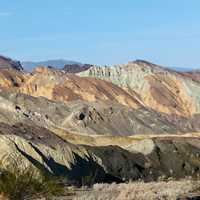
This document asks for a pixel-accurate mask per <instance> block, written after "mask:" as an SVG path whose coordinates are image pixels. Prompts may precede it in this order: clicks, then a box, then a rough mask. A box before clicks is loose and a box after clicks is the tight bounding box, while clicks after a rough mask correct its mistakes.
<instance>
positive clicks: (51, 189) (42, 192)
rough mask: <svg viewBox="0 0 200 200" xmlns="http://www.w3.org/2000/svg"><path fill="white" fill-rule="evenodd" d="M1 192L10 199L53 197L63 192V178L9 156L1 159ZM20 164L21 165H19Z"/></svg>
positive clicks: (22, 199) (23, 199) (26, 199)
mask: <svg viewBox="0 0 200 200" xmlns="http://www.w3.org/2000/svg"><path fill="white" fill-rule="evenodd" d="M3 163H7V164H6V167H5V166H4V167H2V168H0V194H3V195H4V196H6V197H8V199H10V200H28V199H34V198H39V197H45V198H46V199H51V198H52V197H53V196H57V195H61V194H62V193H63V184H62V181H61V178H56V177H53V176H49V175H47V174H46V173H45V172H43V171H42V170H39V171H38V170H36V168H35V167H34V166H32V165H31V164H29V165H26V164H23V162H22V159H21V158H19V157H17V158H16V156H9V157H6V158H4V160H3V161H1V163H0V166H3ZM19 165H20V167H19Z"/></svg>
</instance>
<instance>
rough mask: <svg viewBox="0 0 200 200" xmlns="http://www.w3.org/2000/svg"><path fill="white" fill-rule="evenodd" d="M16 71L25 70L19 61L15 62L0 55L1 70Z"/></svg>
mask: <svg viewBox="0 0 200 200" xmlns="http://www.w3.org/2000/svg"><path fill="white" fill-rule="evenodd" d="M2 68H3V69H8V68H9V69H10V68H11V69H16V70H19V71H22V70H23V67H22V65H21V63H20V62H19V61H14V60H12V59H11V58H7V57H4V56H1V55H0V69H2Z"/></svg>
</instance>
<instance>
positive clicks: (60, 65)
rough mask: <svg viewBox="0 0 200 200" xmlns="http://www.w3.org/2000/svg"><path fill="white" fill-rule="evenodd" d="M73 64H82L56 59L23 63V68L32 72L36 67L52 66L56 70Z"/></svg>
mask: <svg viewBox="0 0 200 200" xmlns="http://www.w3.org/2000/svg"><path fill="white" fill-rule="evenodd" d="M73 64H80V65H81V63H79V62H76V61H70V60H64V59H55V60H46V61H38V62H33V61H24V62H22V66H23V68H24V69H26V70H32V69H33V68H34V67H36V66H39V65H42V66H51V67H55V68H60V69H61V68H64V66H65V65H73Z"/></svg>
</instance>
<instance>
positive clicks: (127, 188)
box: [74, 180, 200, 200]
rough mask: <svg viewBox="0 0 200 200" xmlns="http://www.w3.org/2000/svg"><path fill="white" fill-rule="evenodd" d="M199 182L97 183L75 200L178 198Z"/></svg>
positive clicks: (159, 199)
mask: <svg viewBox="0 0 200 200" xmlns="http://www.w3.org/2000/svg"><path fill="white" fill-rule="evenodd" d="M199 184H200V182H197V181H190V180H183V181H168V182H151V183H143V182H136V183H128V184H115V183H113V184H95V185H94V187H93V189H92V190H91V191H86V192H82V193H80V194H79V195H77V196H76V197H74V200H176V198H177V197H178V196H180V195H183V194H185V193H189V192H192V191H194V190H196V189H197V188H199Z"/></svg>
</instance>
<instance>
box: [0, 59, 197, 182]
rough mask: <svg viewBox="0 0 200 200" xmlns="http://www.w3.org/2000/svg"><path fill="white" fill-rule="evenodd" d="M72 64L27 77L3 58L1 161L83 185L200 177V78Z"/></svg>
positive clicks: (136, 67) (132, 65) (143, 65)
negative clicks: (18, 161) (89, 180)
mask: <svg viewBox="0 0 200 200" xmlns="http://www.w3.org/2000/svg"><path fill="white" fill-rule="evenodd" d="M72 66H73V65H70V66H65V67H64V68H63V69H62V70H60V69H55V68H53V67H45V66H37V67H36V68H35V69H34V70H33V71H32V72H27V71H25V70H23V68H22V66H21V65H20V63H19V62H15V61H13V60H11V59H8V58H5V57H0V141H1V145H0V152H1V153H0V159H1V160H3V158H5V156H10V155H18V156H21V157H22V158H23V160H22V161H23V162H24V163H31V164H33V165H34V166H35V168H42V169H43V170H45V171H47V172H48V173H50V174H52V175H55V176H66V177H67V178H68V179H69V180H71V181H72V182H74V183H76V184H80V183H81V180H82V178H83V177H87V176H90V175H91V174H93V175H94V177H95V180H94V182H107V183H110V182H124V181H129V180H139V179H142V180H145V181H155V180H158V179H160V178H162V179H167V178H169V177H173V178H184V177H186V176H191V177H194V178H195V177H199V175H200V138H199V132H200V82H199V77H198V75H197V74H194V72H183V73H180V72H176V71H172V70H169V69H167V68H163V67H160V66H158V65H154V64H151V63H148V62H145V61H141V60H137V61H134V62H129V63H128V64H124V65H116V66H92V65H86V66H85V65H83V69H80V68H81V67H80V66H76V65H74V67H72ZM76 67H77V68H76Z"/></svg>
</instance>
